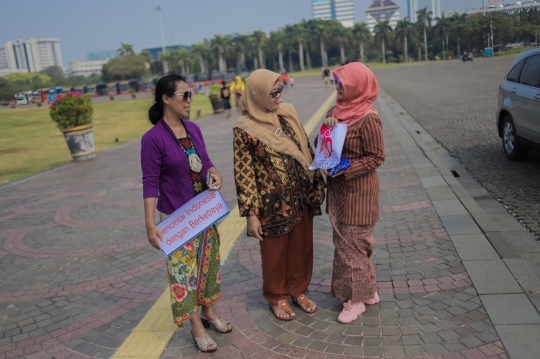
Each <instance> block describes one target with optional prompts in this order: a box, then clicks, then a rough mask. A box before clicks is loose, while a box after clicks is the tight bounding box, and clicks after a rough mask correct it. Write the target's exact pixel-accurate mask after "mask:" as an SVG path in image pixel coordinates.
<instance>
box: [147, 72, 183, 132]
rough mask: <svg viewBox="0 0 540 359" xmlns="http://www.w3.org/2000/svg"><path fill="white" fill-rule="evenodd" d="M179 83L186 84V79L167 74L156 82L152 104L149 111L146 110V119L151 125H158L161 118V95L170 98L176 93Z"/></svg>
mask: <svg viewBox="0 0 540 359" xmlns="http://www.w3.org/2000/svg"><path fill="white" fill-rule="evenodd" d="M179 82H186V79H184V78H183V77H182V76H180V75H177V74H169V75H167V76H163V77H162V78H160V79H159V80H158V82H157V84H156V90H155V91H156V97H155V98H154V104H153V105H152V107H150V110H148V118H149V119H150V122H152V124H153V125H155V124H156V123H158V122H159V120H161V118H162V117H163V95H166V96H167V97H172V96H173V95H174V92H175V91H176V85H178V83H179Z"/></svg>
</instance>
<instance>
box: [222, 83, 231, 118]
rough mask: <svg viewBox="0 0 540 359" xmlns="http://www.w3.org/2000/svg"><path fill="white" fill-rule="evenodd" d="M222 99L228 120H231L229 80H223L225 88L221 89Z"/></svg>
mask: <svg viewBox="0 0 540 359" xmlns="http://www.w3.org/2000/svg"><path fill="white" fill-rule="evenodd" d="M221 98H222V99H223V108H224V109H225V113H226V114H227V118H231V90H230V89H229V86H227V80H226V79H223V87H222V88H221Z"/></svg>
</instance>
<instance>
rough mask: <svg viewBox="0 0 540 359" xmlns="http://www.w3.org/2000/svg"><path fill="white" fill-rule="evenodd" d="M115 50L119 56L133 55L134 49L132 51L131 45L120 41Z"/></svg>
mask: <svg viewBox="0 0 540 359" xmlns="http://www.w3.org/2000/svg"><path fill="white" fill-rule="evenodd" d="M116 51H117V52H118V56H120V57H123V56H127V55H135V51H133V45H131V44H124V43H123V42H121V43H120V48H119V49H118V50H116Z"/></svg>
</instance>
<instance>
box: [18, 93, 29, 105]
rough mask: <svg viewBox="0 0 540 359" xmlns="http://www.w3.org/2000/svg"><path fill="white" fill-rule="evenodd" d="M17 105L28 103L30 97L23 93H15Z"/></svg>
mask: <svg viewBox="0 0 540 359" xmlns="http://www.w3.org/2000/svg"><path fill="white" fill-rule="evenodd" d="M15 101H16V103H17V105H28V98H27V97H26V96H25V95H23V94H17V95H15Z"/></svg>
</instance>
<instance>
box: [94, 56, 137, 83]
mask: <svg viewBox="0 0 540 359" xmlns="http://www.w3.org/2000/svg"><path fill="white" fill-rule="evenodd" d="M146 72H147V69H146V63H145V61H144V59H143V58H142V57H141V56H138V55H125V56H118V57H115V58H114V59H112V60H110V61H109V62H108V63H106V64H105V65H103V68H102V76H103V79H104V80H105V81H112V80H123V79H129V78H140V77H142V76H143V75H144V74H145V73H146Z"/></svg>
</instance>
